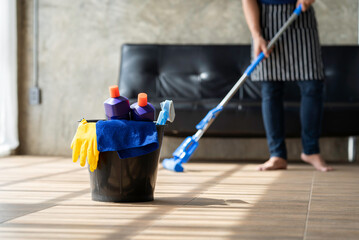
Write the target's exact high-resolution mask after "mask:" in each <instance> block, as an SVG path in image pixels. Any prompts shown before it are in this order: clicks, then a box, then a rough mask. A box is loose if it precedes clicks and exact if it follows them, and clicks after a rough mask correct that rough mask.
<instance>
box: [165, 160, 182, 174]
mask: <svg viewBox="0 0 359 240" xmlns="http://www.w3.org/2000/svg"><path fill="white" fill-rule="evenodd" d="M162 166H163V167H164V168H166V169H167V170H170V171H174V172H183V166H182V163H181V160H175V159H174V158H166V159H164V160H163V162H162Z"/></svg>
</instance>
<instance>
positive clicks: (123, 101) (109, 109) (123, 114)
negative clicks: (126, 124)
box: [103, 85, 130, 120]
mask: <svg viewBox="0 0 359 240" xmlns="http://www.w3.org/2000/svg"><path fill="white" fill-rule="evenodd" d="M109 89H110V98H108V99H107V100H106V101H105V102H104V103H103V104H104V106H105V112H106V117H107V119H108V120H115V119H126V120H130V102H129V101H128V99H127V98H126V97H122V96H120V91H119V90H118V86H117V85H114V86H110V88H109Z"/></svg>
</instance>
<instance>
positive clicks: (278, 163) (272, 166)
mask: <svg viewBox="0 0 359 240" xmlns="http://www.w3.org/2000/svg"><path fill="white" fill-rule="evenodd" d="M278 169H287V161H286V160H285V159H283V158H280V157H271V158H270V159H269V160H268V161H266V162H265V163H263V164H262V165H260V166H259V167H258V170H259V171H267V170H278Z"/></svg>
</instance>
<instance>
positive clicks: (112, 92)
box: [109, 85, 120, 98]
mask: <svg viewBox="0 0 359 240" xmlns="http://www.w3.org/2000/svg"><path fill="white" fill-rule="evenodd" d="M109 89H110V96H111V97H112V98H117V97H119V96H120V91H119V90H118V86H117V85H113V86H110V88H109Z"/></svg>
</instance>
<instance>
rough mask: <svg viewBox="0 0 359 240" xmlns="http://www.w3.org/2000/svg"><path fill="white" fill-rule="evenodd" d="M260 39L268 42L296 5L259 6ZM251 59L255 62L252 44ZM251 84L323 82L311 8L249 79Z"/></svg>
mask: <svg viewBox="0 0 359 240" xmlns="http://www.w3.org/2000/svg"><path fill="white" fill-rule="evenodd" d="M259 8H260V14H261V19H260V24H261V30H262V36H263V37H264V39H266V40H267V41H270V40H271V39H272V38H273V37H274V35H275V34H276V32H277V31H278V30H279V29H280V27H281V26H282V25H283V24H284V23H285V21H286V20H287V19H288V18H289V17H290V15H291V14H292V13H293V11H294V9H295V4H259ZM252 59H254V52H253V44H252ZM251 79H252V81H298V80H323V79H324V72H323V61H322V56H321V48H320V42H319V36H318V29H317V21H316V18H315V12H314V9H313V7H310V8H309V9H308V10H307V11H306V12H304V13H302V14H301V15H300V16H299V17H298V19H297V20H296V21H295V22H294V23H293V24H292V25H291V26H290V27H289V28H288V29H287V30H286V31H285V32H284V34H283V35H282V36H281V38H280V39H279V40H278V42H277V43H276V46H275V47H274V48H273V51H272V53H271V54H270V56H269V57H268V58H267V59H265V60H264V61H262V62H261V63H260V64H259V65H258V67H257V68H256V69H255V70H254V71H253V73H252V75H251Z"/></svg>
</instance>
